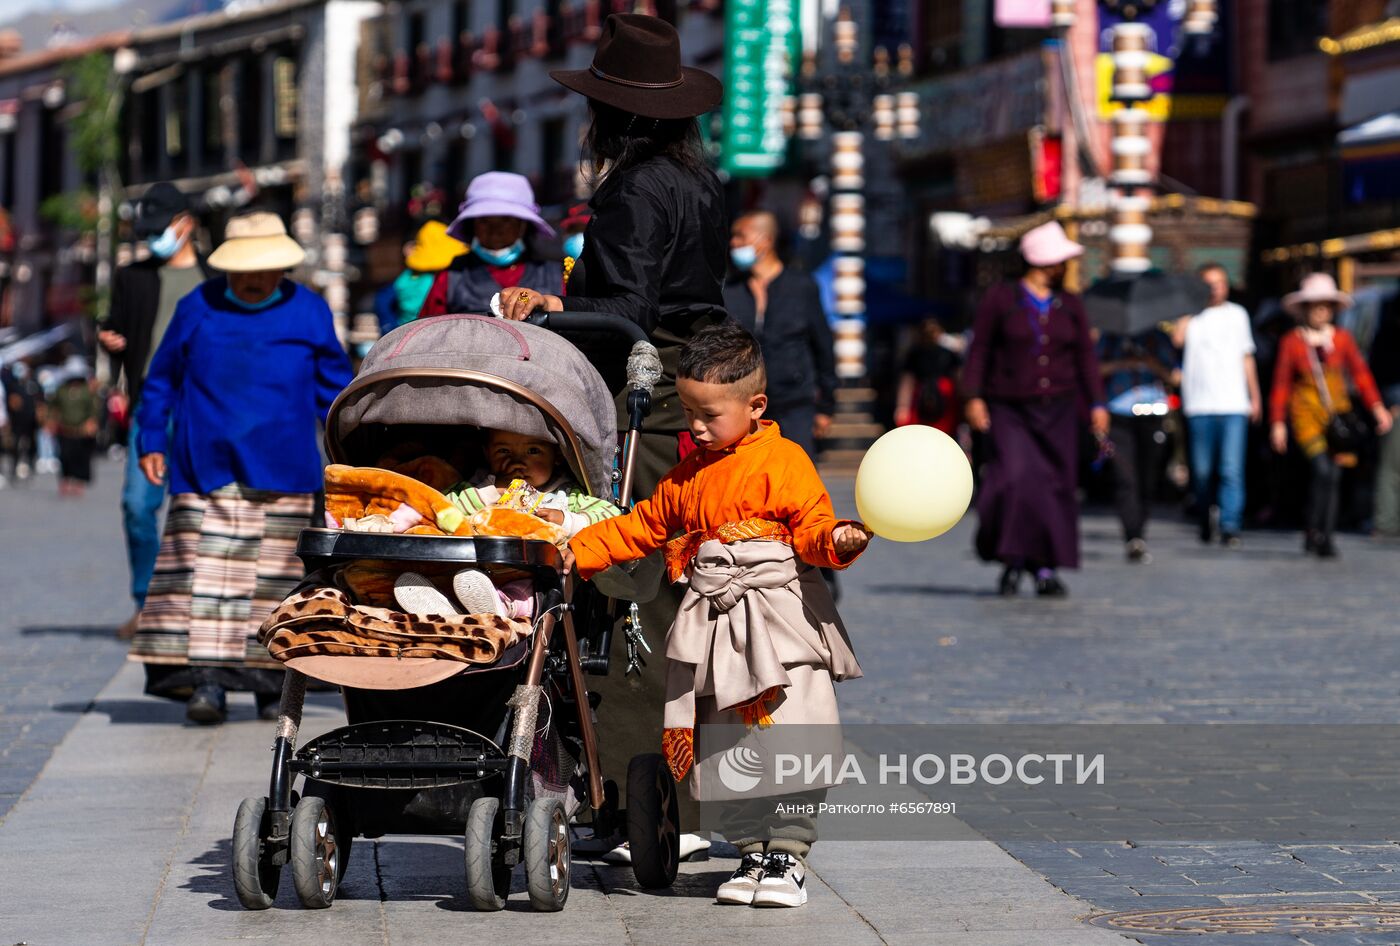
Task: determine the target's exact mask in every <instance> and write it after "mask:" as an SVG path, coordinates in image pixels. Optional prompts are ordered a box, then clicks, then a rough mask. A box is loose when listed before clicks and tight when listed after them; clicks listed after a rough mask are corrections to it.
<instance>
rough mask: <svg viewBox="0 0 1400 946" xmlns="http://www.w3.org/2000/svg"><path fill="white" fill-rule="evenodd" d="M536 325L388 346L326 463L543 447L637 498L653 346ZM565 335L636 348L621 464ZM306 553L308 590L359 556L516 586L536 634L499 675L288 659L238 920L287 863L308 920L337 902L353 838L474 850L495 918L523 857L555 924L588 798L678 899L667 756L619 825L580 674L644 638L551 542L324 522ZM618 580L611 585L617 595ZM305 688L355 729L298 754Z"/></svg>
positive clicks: (441, 325)
mask: <svg viewBox="0 0 1400 946" xmlns="http://www.w3.org/2000/svg"><path fill="white" fill-rule="evenodd" d="M546 319H548V320H550V321H551V322H552V324H548V327H547V326H546V324H544V323H545V322H546ZM536 322H537V323H539V324H523V323H517V322H507V321H503V320H501V319H496V318H489V317H484V316H477V315H455V316H441V317H438V318H433V319H427V320H424V321H420V322H413V323H410V324H408V325H405V326H402V327H400V328H398V329H397V330H395V331H393V332H391V333H390V334H388V335H387V336H385V337H384V338H382V339H381V340H380V341H379V342H378V343H377V344H376V345H375V346H374V348H373V349H372V350H371V351H370V352H369V354H368V356H367V357H366V358H365V360H364V363H363V365H362V366H361V369H360V372H359V375H358V376H357V377H356V379H355V380H354V381H353V382H352V383H351V384H350V386H349V387H347V388H346V389H345V391H344V392H343V393H342V394H341V395H340V397H339V398H338V399H337V400H336V402H335V404H334V405H333V406H332V407H331V409H330V414H329V416H328V418H327V421H326V447H327V452H328V454H329V456H330V458H331V461H332V462H334V463H346V464H351V465H361V466H369V465H373V464H374V462H375V459H376V458H377V457H380V456H382V455H384V452H385V451H386V449H390V448H392V447H393V446H394V445H395V444H398V443H401V442H403V441H404V440H406V439H409V438H411V439H412V440H413V441H414V442H415V443H426V444H431V443H434V442H436V443H440V444H449V443H460V442H461V441H462V440H463V439H464V438H465V437H466V436H467V435H468V432H469V431H473V430H476V429H480V428H488V427H489V428H497V429H505V430H511V431H515V432H517V433H523V434H527V435H530V436H538V437H545V438H548V439H551V440H553V441H554V442H555V443H556V444H558V446H559V448H560V452H561V453H562V455H563V457H564V458H565V460H566V461H567V463H568V465H569V467H570V469H571V470H572V472H573V475H574V477H575V478H576V480H577V482H578V483H579V484H581V485H582V486H583V487H584V488H585V489H586V490H587V491H589V492H590V493H592V494H593V495H598V496H610V495H612V493H613V489H614V487H616V488H617V496H619V497H621V501H622V503H626V501H627V499H628V498H629V496H630V492H631V479H632V466H633V462H634V448H635V440H636V438H637V436H638V433H639V431H640V429H641V426H642V422H643V419H644V417H645V416H646V414H647V411H648V409H649V392H650V390H651V386H652V385H653V384H654V383H655V382H656V380H657V378H659V376H660V361H659V360H658V358H657V353H656V349H655V348H653V347H652V346H651V344H650V343H649V342H648V341H647V339H646V335H645V333H644V332H643V331H642V330H641V329H640V328H639V327H638V326H636V325H635V324H633V323H632V322H630V321H627V320H626V319H622V318H620V317H616V316H607V315H597V314H592V313H587V314H585V313H579V314H572V313H569V314H561V313H555V314H552V315H550V316H547V317H545V318H538V319H537V320H536ZM551 329H553V330H551ZM560 331H569V332H579V333H586V337H588V338H591V339H595V340H596V339H597V338H598V337H600V333H613V336H612V337H616V335H621V336H623V337H625V338H627V339H628V340H630V341H631V342H632V349H631V356H630V357H629V358H628V363H627V373H628V382H629V385H630V393H629V396H628V404H629V408H630V410H629V414H630V422H629V425H628V427H629V429H628V430H627V432H626V436H625V438H624V440H623V443H622V446H621V448H620V449H619V447H618V440H617V431H616V421H615V419H614V418H615V408H614V404H613V399H612V397H611V396H610V394H609V392H608V389H607V387H606V385H605V384H604V382H603V380H602V378H601V377H600V376H599V374H598V372H597V371H596V370H595V369H594V368H593V367H592V365H591V364H590V363H589V361H588V360H587V359H586V358H585V357H584V356H583V355H582V354H581V353H580V352H579V350H578V349H577V348H575V347H574V346H573V345H572V344H570V342H568V341H567V340H566V339H565V338H564V337H562V336H561V335H560V334H557V332H560ZM619 456H620V458H621V459H620V461H619V460H618V458H619ZM297 553H298V555H299V556H300V557H301V559H302V560H303V561H304V562H305V563H306V566H307V569H308V572H311V573H312V574H313V575H314V574H315V573H316V572H317V571H318V570H323V569H334V568H336V567H342V566H344V565H346V564H347V563H352V562H359V561H362V560H375V561H378V562H387V563H392V564H393V565H395V566H398V565H401V566H403V567H404V568H405V569H415V570H419V571H428V570H430V569H432V568H439V569H443V568H456V567H461V566H471V567H476V568H481V569H483V570H487V571H500V570H506V571H508V572H510V573H512V574H518V573H525V574H527V575H528V576H529V577H530V578H531V579H532V580H533V582H534V595H535V609H534V614H535V618H534V622H533V629H532V632H531V633H530V635H529V636H528V637H526V638H524V639H523V640H519V641H517V642H515V643H514V644H512V645H511V646H510V647H508V648H507V649H506V650H505V652H504V653H503V654H502V655H501V656H500V658H499V659H498V660H497V661H496V662H495V663H494V664H492V665H489V666H477V665H472V664H467V663H459V662H457V661H452V660H442V659H432V658H411V659H398V658H394V657H360V656H310V657H304V658H298V659H297V660H291V661H288V672H287V676H286V682H285V685H284V688H283V691H282V701H281V706H280V715H279V718H278V722H277V733H276V739H275V742H274V743H273V764H272V776H271V781H270V785H269V788H268V792H267V795H266V796H265V797H254V798H247V799H245V800H244V801H243V803H242V804H241V805H240V807H239V809H238V816H237V819H236V821H235V824H234V833H233V875H234V885H235V888H236V891H237V895H238V899H239V902H240V903H241V904H242V905H243V906H244V907H246V908H247V909H250V910H258V909H266V908H267V907H269V906H271V905H272V903H273V901H274V899H275V898H276V895H277V887H278V881H279V878H280V875H281V873H282V869H283V867H286V866H290V868H291V874H292V881H293V884H294V886H295V888H296V893H297V896H298V898H299V900H300V901H301V903H302V904H303V905H304V906H306V907H310V908H322V907H329V906H330V905H331V903H332V902H333V901H334V900H335V895H336V888H337V885H338V884H339V882H340V880H341V878H342V877H343V875H344V873H345V869H346V865H347V863H348V858H349V855H350V849H351V842H352V840H353V839H354V838H356V837H367V838H375V837H379V836H381V835H384V834H388V833H409V834H414V833H417V834H439V835H444V834H445V835H459V836H462V837H463V838H464V839H465V853H466V862H465V875H466V890H467V898H468V900H469V901H470V903H471V904H472V906H473V907H475V908H476V909H479V910H500V909H502V908H503V907H504V905H505V901H506V897H507V895H508V893H509V891H510V882H511V875H512V872H513V869H514V868H515V866H516V865H517V864H521V863H523V864H524V867H525V877H526V881H527V887H528V890H529V897H530V903H531V905H532V906H533V907H534V908H535V909H536V910H542V911H555V910H559V909H562V908H563V906H564V903H565V901H566V900H567V898H568V895H569V872H570V866H571V863H570V834H569V822H570V820H571V817H572V816H573V814H574V811H573V809H574V808H581V807H582V803H583V802H586V804H587V806H588V808H590V809H591V811H592V820H593V824H594V829H595V835H597V836H600V837H601V836H606V835H608V834H609V833H618V832H624V833H625V835H626V837H627V838H628V840H629V841H630V847H631V851H632V865H633V870H634V872H635V874H636V877H637V880H638V882H639V883H640V884H641V885H642V886H644V887H651V888H656V887H666V886H670V884H671V883H672V881H673V880H674V879H675V876H676V870H677V866H678V860H679V858H678V827H677V822H678V814H677V798H676V785H675V782H674V780H673V779H672V777H671V774H670V771H669V770H668V768H667V766H666V765H665V763H664V761H663V760H662V758H661V756H660V755H659V754H656V755H641V756H637V757H635V758H633V759H632V760H631V764H630V766H629V768H628V772H627V798H628V807H627V809H626V811H620V810H619V808H618V800H617V799H618V793H617V786H616V785H615V784H614V783H612V782H608V781H605V780H604V778H603V773H602V771H601V770H600V768H599V765H598V747H597V740H596V736H595V731H594V720H593V709H594V707H595V706H596V700H590V698H589V693H588V687H587V683H586V674H590V673H591V674H605V673H607V672H608V670H609V651H610V647H611V642H612V635H613V630H614V627H615V626H616V625H618V624H619V623H622V624H624V626H625V628H626V632H627V633H628V634H629V640H630V636H631V635H632V634H633V633H634V631H635V629H634V628H633V627H632V626H631V625H629V624H627V623H626V622H627V618H626V617H625V615H626V613H627V608H626V605H625V604H622V603H619V602H618V601H616V600H613V599H609V598H607V597H606V596H604V595H603V594H602V593H601V592H600V591H599V590H598V589H597V588H596V587H594V586H593V585H592V584H586V583H582V582H575V581H573V580H572V578H571V577H566V576H565V575H564V574H563V568H562V560H561V556H560V553H559V550H558V549H557V548H556V547H555V546H554V545H552V544H550V543H549V542H543V541H528V540H525V539H517V538H504V537H501V538H498V537H482V536H476V537H470V538H462V537H456V536H434V535H409V534H375V533H359V532H345V531H339V530H332V529H322V528H313V529H306V530H304V531H303V532H302V533H301V536H300V538H299V540H298V548H297ZM625 586H626V580H625V579H621V584H620V585H619V586H617V587H618V588H625ZM614 593H615V594H621V593H622V592H621V591H618V590H616V589H615V590H614ZM620 617H621V618H622V621H619V618H620ZM298 661H300V663H299V662H298ZM308 677H312V678H315V679H318V680H321V681H324V682H326V683H330V684H334V685H337V686H339V687H340V688H341V693H342V695H343V698H344V702H345V708H346V715H347V717H348V720H349V725H346V726H343V727H340V728H338V729H335V730H332V731H331V732H328V733H326V734H324V735H322V736H320V737H318V738H316V739H313V740H311V741H310V742H307V743H305V744H303V745H301V746H300V747H298V746H297V742H296V738H297V730H298V727H299V726H300V724H301V717H302V708H303V702H304V698H305V694H306V684H307V678H308ZM297 776H301V777H302V783H301V788H300V792H299V793H298V792H296V791H293V781H294V780H295V778H296V777H297Z"/></svg>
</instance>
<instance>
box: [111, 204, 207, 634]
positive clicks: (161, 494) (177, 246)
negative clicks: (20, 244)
mask: <svg viewBox="0 0 1400 946" xmlns="http://www.w3.org/2000/svg"><path fill="white" fill-rule="evenodd" d="M134 210H135V217H134V219H133V222H132V223H133V229H134V230H135V233H136V236H137V237H139V238H141V239H142V240H144V241H145V243H146V247H147V249H148V250H150V255H149V256H147V257H146V258H145V259H142V260H138V261H137V262H134V263H131V264H128V265H126V266H121V267H118V268H117V271H116V273H115V274H114V275H113V277H112V298H111V305H110V310H109V315H108V317H107V319H106V320H105V321H104V322H102V324H101V325H100V326H99V327H98V333H97V339H98V342H99V343H100V344H101V345H102V347H103V348H104V349H106V351H107V353H108V356H109V357H110V358H111V359H112V362H113V372H112V375H113V378H114V379H115V378H118V377H122V376H124V377H125V379H126V391H127V398H128V401H129V412H130V414H131V416H133V417H134V416H135V414H136V410H137V408H138V407H139V406H140V401H141V385H142V382H143V381H144V380H145V377H146V372H147V371H148V370H149V369H150V366H151V358H152V356H153V355H154V354H155V351H156V349H157V348H158V347H159V346H160V342H161V339H162V338H163V337H164V336H165V331H166V329H167V328H168V327H169V325H170V319H171V318H172V316H174V314H175V305H176V303H178V302H179V301H180V299H181V298H182V297H184V296H185V295H187V294H188V293H190V292H192V291H194V289H195V287H197V286H198V285H199V284H200V283H202V282H204V280H206V279H208V278H209V277H210V276H211V275H213V273H212V270H210V269H209V266H208V264H207V263H206V262H205V261H204V259H203V258H202V257H201V256H200V255H199V252H198V250H197V248H196V247H195V242H194V236H195V231H196V230H197V229H198V227H199V221H198V220H196V219H195V216H194V213H193V211H192V209H191V206H190V202H189V200H188V198H186V197H185V195H184V194H183V193H181V192H180V190H179V188H177V187H175V185H173V184H168V183H164V182H161V183H159V184H153V185H151V187H149V188H148V189H147V190H146V192H145V193H144V194H142V195H141V198H140V199H139V200H138V201H137V202H136V205H135V208H134ZM139 436H140V430H139V428H138V427H137V425H136V424H134V423H133V424H132V425H131V429H130V431H129V435H128V446H127V463H126V480H125V483H124V484H123V486H122V526H123V528H124V530H125V532H126V551H127V562H128V564H129V565H130V569H131V597H132V600H133V601H134V603H135V606H136V607H135V613H133V615H132V617H131V619H130V620H129V621H127V622H126V623H125V624H123V625H122V626H121V628H119V629H118V631H117V634H118V636H119V637H121V638H123V639H126V638H129V637H131V635H132V634H133V633H134V632H135V630H136V614H139V613H140V611H141V605H142V604H144V603H145V601H146V589H147V587H148V586H149V585H150V582H151V573H152V572H153V571H154V569H155V565H156V551H157V549H158V548H159V546H160V507H161V506H162V505H163V504H164V502H165V487H164V486H159V485H155V484H152V483H151V482H149V481H148V480H147V479H146V477H144V476H142V475H141V471H140V469H139V467H138V466H137V450H136V441H137V438H138V437H139Z"/></svg>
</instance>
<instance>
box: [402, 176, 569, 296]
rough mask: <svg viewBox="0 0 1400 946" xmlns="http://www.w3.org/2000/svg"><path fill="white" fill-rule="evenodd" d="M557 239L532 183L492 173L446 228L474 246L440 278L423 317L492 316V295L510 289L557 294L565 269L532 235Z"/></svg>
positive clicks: (472, 188)
mask: <svg viewBox="0 0 1400 946" xmlns="http://www.w3.org/2000/svg"><path fill="white" fill-rule="evenodd" d="M531 230H533V231H534V232H535V234H538V235H541V236H544V237H553V236H554V230H553V229H552V228H551V227H550V226H549V224H547V223H545V221H544V218H543V217H541V216H540V207H539V204H537V203H535V192H534V190H533V188H531V187H530V182H529V180H527V179H526V178H525V177H524V176H522V175H520V174H511V173H509V172H506V171H488V172H487V173H485V174H480V175H477V176H476V177H475V178H473V179H472V182H471V184H470V185H468V187H467V199H466V200H465V201H463V202H462V206H461V207H460V208H459V209H458V211H457V218H456V219H455V220H453V221H452V224H451V226H449V227H448V228H447V233H448V235H449V236H452V237H455V238H457V239H458V240H461V241H462V242H463V243H467V244H469V245H470V246H471V252H470V253H463V254H462V255H461V256H459V257H457V258H456V259H455V260H453V261H452V265H451V266H449V267H448V268H447V269H445V270H443V271H442V272H441V273H439V274H438V277H437V279H436V280H435V281H434V282H433V287H432V289H430V290H429V291H428V297H427V299H425V300H424V302H423V308H422V310H421V311H420V312H419V318H425V317H427V316H430V315H445V314H447V313H449V312H453V313H455V312H475V313H487V312H490V311H491V297H492V296H494V295H495V294H496V293H498V292H504V291H505V290H507V289H518V290H524V289H533V290H535V291H536V292H548V293H558V292H560V291H561V290H562V289H563V286H564V265H563V263H562V262H561V261H560V260H559V259H557V258H555V254H546V253H541V252H539V251H538V250H537V249H536V248H535V246H534V243H533V241H531V240H530V239H529V236H530V231H531Z"/></svg>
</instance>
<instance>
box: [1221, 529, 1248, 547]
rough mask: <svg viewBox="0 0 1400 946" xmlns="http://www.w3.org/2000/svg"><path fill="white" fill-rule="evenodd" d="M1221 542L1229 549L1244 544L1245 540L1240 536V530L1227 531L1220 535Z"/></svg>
mask: <svg viewBox="0 0 1400 946" xmlns="http://www.w3.org/2000/svg"><path fill="white" fill-rule="evenodd" d="M1220 544H1221V545H1223V546H1225V547H1226V548H1227V549H1237V548H1241V547H1242V546H1243V545H1244V540H1243V539H1241V538H1240V536H1239V533H1238V532H1226V533H1225V534H1224V535H1222V536H1221V537H1220Z"/></svg>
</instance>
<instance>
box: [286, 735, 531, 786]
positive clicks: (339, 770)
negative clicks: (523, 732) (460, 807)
mask: <svg viewBox="0 0 1400 946" xmlns="http://www.w3.org/2000/svg"><path fill="white" fill-rule="evenodd" d="M505 767H506V757H505V753H503V752H502V751H501V747H500V746H498V745H496V744H495V743H494V742H493V741H491V740H490V739H488V738H486V737H485V736H483V735H481V734H480V733H475V732H472V731H471V730H470V729H464V728H462V727H460V726H452V725H449V724H447V723H433V722H425V721H421V720H389V721H385V722H373V723H357V724H355V725H351V726H344V727H341V728H340V729H334V730H331V731H330V732H328V733H326V734H325V735H323V736H320V737H318V738H316V739H313V740H311V741H310V742H308V743H306V745H304V746H302V747H301V750H300V751H299V752H298V753H297V754H296V758H295V759H293V760H292V762H291V768H292V771H294V772H300V773H302V774H304V775H306V776H307V777H308V778H311V779H315V780H316V781H318V782H326V783H328V784H331V785H342V786H345V787H347V788H388V789H420V790H421V789H427V788H445V787H448V786H451V785H459V784H461V783H463V782H474V781H478V780H480V779H483V778H487V777H488V776H491V775H494V774H495V773H497V772H501V771H504V770H505Z"/></svg>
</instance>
